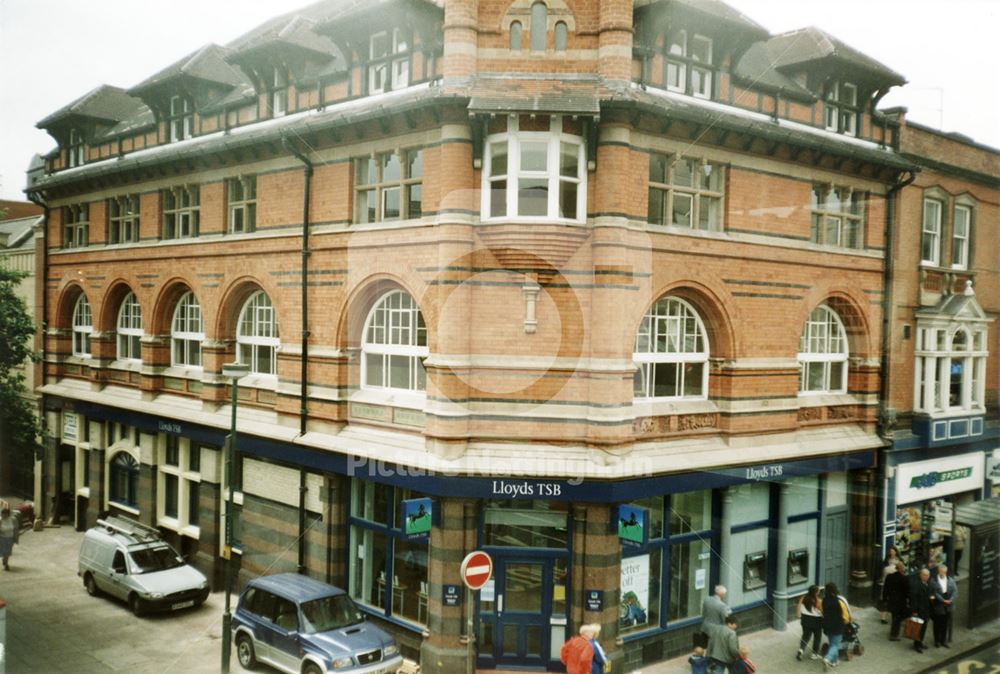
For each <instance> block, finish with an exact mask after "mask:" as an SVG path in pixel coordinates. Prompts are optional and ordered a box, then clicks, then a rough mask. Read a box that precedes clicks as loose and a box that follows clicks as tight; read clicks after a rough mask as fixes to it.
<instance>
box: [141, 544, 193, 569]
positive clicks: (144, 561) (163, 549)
mask: <svg viewBox="0 0 1000 674" xmlns="http://www.w3.org/2000/svg"><path fill="white" fill-rule="evenodd" d="M129 557H131V558H132V568H133V569H134V570H135V573H152V572H154V571H165V570H167V569H173V568H176V567H178V566H184V560H183V559H181V558H180V557H179V556H178V555H177V553H176V552H174V551H173V549H172V548H170V547H169V546H166V545H162V546H157V547H154V548H142V549H140V550H131V551H129Z"/></svg>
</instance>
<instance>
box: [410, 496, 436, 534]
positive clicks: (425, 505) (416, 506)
mask: <svg viewBox="0 0 1000 674" xmlns="http://www.w3.org/2000/svg"><path fill="white" fill-rule="evenodd" d="M432 508H433V506H432V505H431V500H430V499H429V498H413V499H408V500H405V501H403V533H404V534H406V535H407V536H408V537H410V538H426V537H427V535H428V534H429V533H430V532H431V519H432V518H431V509H432Z"/></svg>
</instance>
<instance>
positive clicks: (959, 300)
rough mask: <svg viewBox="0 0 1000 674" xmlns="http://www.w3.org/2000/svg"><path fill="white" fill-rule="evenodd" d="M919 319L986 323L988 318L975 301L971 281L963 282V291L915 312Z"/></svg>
mask: <svg viewBox="0 0 1000 674" xmlns="http://www.w3.org/2000/svg"><path fill="white" fill-rule="evenodd" d="M916 315H917V316H918V317H920V318H931V319H935V318H936V319H949V320H954V321H987V320H989V318H988V317H987V316H986V312H985V311H983V307H982V306H981V305H980V304H979V301H978V300H977V299H976V293H975V291H974V290H973V289H972V281H966V282H965V291H964V292H961V293H957V294H954V295H947V296H945V297H942V298H941V300H940V301H939V302H938V303H937V304H936V305H935V306H933V307H928V308H926V309H920V310H919V311H917V312H916Z"/></svg>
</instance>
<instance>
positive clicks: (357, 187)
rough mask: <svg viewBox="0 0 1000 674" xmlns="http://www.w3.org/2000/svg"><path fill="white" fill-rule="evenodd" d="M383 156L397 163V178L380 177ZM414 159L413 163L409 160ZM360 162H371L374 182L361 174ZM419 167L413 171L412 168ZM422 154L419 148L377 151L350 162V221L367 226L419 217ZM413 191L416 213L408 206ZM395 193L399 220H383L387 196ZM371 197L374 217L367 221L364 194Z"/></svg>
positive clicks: (396, 218)
mask: <svg viewBox="0 0 1000 674" xmlns="http://www.w3.org/2000/svg"><path fill="white" fill-rule="evenodd" d="M387 157H395V158H396V161H398V162H399V177H398V178H396V179H393V180H386V179H385V176H384V174H383V167H382V162H383V159H385V158H387ZM413 160H415V161H413ZM364 161H370V162H373V163H374V181H373V182H367V181H368V179H369V177H368V175H367V174H364V171H363V169H364V166H365V164H364V163H363V162H364ZM411 164H413V166H417V167H419V170H418V171H416V172H414V169H413V166H411ZM423 166H424V154H423V148H419V147H416V148H409V149H406V150H395V151H392V152H377V153H373V154H371V155H369V156H368V157H365V158H364V159H363V160H362V159H355V160H354V222H355V224H370V223H376V222H399V221H400V220H410V219H412V218H418V217H421V216H422V215H423V194H424V193H423V180H424V169H423ZM414 190H417V191H418V193H419V195H420V199H419V202H420V212H419V213H413V212H411V211H410V203H411V201H414V199H413V198H412V194H413V191H414ZM394 191H395V192H397V193H398V194H399V217H391V218H387V217H386V216H385V213H386V204H387V201H388V196H389V194H391V193H392V192H394ZM369 192H373V193H374V194H375V214H374V217H372V218H369V213H368V193H369Z"/></svg>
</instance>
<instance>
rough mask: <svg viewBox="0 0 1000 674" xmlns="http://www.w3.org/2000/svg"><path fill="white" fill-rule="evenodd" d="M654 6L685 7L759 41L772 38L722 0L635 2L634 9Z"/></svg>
mask: <svg viewBox="0 0 1000 674" xmlns="http://www.w3.org/2000/svg"><path fill="white" fill-rule="evenodd" d="M654 5H666V6H673V7H683V8H684V9H686V10H691V11H693V12H697V13H698V14H703V15H705V16H706V17H707V18H709V19H714V20H717V21H722V22H724V23H727V24H729V25H730V26H733V27H736V28H740V29H742V30H743V31H745V32H749V33H756V34H757V37H758V39H766V38H767V37H768V36H770V33H769V32H768V30H767V29H766V28H764V26H762V25H760V24H759V23H757V22H756V21H754V20H753V19H751V18H750V17H748V16H747V15H746V14H743V13H742V12H740V11H739V10H737V9H736V8H735V7H730V6H729V5H727V4H726V3H724V2H722V1H721V0H635V3H634V5H633V7H635V9H641V8H643V7H652V6H654Z"/></svg>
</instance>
